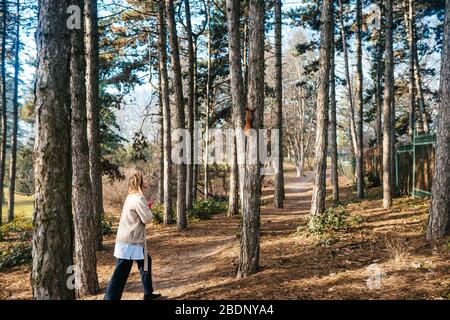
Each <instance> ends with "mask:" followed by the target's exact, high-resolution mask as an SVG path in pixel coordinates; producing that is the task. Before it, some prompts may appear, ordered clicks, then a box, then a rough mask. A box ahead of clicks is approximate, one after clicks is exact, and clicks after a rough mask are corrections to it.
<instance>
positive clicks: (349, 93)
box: [339, 0, 358, 156]
mask: <svg viewBox="0 0 450 320" xmlns="http://www.w3.org/2000/svg"><path fill="white" fill-rule="evenodd" d="M339 11H340V13H339V22H340V25H341V35H342V47H343V48H342V51H343V52H344V69H345V81H346V83H347V97H348V103H349V110H350V136H351V140H352V141H351V144H352V148H353V153H354V155H355V156H356V154H357V149H358V142H357V139H358V137H357V135H356V125H355V106H354V103H353V91H352V83H351V79H350V67H349V63H348V48H347V38H346V34H345V27H344V6H343V4H342V0H339Z"/></svg>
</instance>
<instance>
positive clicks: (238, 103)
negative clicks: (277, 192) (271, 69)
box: [226, 0, 245, 215]
mask: <svg viewBox="0 0 450 320" xmlns="http://www.w3.org/2000/svg"><path fill="white" fill-rule="evenodd" d="M226 7H227V14H226V15H227V27H228V35H229V39H228V46H229V50H228V55H229V58H228V59H229V63H230V88H231V99H232V105H233V107H232V108H233V123H234V128H235V133H237V131H236V130H239V129H241V128H243V127H244V104H245V94H244V80H243V77H242V62H241V39H240V37H241V36H240V28H239V26H240V23H239V20H240V19H239V18H240V4H239V2H238V1H233V0H227V2H226ZM242 143H245V141H242V137H241V136H240V135H239V134H236V135H235V138H234V150H233V159H232V167H231V173H232V174H231V178H230V198H229V209H228V215H235V214H238V199H239V198H240V199H241V205H242V196H243V194H242V190H241V189H242V188H243V183H242V181H243V177H244V174H245V167H244V166H243V164H242V163H238V154H237V152H238V151H237V144H241V145H242Z"/></svg>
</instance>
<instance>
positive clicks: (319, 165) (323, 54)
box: [310, 0, 334, 227]
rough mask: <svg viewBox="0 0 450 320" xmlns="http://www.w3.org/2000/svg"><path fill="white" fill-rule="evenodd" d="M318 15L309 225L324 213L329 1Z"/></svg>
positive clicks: (330, 36) (330, 38) (330, 27)
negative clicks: (315, 101) (312, 169)
mask: <svg viewBox="0 0 450 320" xmlns="http://www.w3.org/2000/svg"><path fill="white" fill-rule="evenodd" d="M321 11H322V14H321V18H320V22H321V24H320V58H319V75H318V83H319V84H318V88H317V122H316V159H315V165H314V186H313V194H312V200H311V219H310V227H313V225H312V223H313V222H314V219H313V218H314V217H315V216H317V215H322V214H324V212H325V196H326V169H327V144H328V108H329V101H330V99H329V97H330V81H329V80H330V59H331V50H330V46H331V43H332V42H333V19H334V18H333V2H332V0H324V1H323V2H322V10H321Z"/></svg>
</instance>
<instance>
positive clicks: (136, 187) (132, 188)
mask: <svg viewBox="0 0 450 320" xmlns="http://www.w3.org/2000/svg"><path fill="white" fill-rule="evenodd" d="M143 188H144V175H143V174H142V173H141V172H139V171H137V172H135V173H133V174H132V175H131V177H130V178H129V179H128V194H132V193H142V189H143Z"/></svg>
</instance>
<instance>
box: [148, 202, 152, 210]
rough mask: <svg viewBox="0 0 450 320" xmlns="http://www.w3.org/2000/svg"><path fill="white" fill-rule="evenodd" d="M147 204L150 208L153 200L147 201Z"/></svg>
mask: <svg viewBox="0 0 450 320" xmlns="http://www.w3.org/2000/svg"><path fill="white" fill-rule="evenodd" d="M147 206H148V208H149V209H150V210H151V209H152V207H153V201H151V200H150V201H149V202H147Z"/></svg>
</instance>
